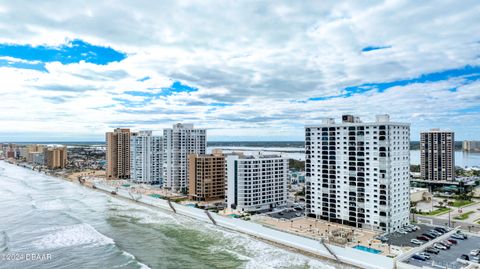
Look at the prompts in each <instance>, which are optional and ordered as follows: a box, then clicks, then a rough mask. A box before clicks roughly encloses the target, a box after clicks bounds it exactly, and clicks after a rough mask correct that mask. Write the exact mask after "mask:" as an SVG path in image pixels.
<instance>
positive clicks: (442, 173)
mask: <svg viewBox="0 0 480 269" xmlns="http://www.w3.org/2000/svg"><path fill="white" fill-rule="evenodd" d="M420 173H421V176H422V178H423V179H424V180H429V181H453V180H454V179H455V133H454V132H452V131H442V130H440V129H432V130H430V131H427V132H422V133H420Z"/></svg>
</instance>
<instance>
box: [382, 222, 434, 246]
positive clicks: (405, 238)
mask: <svg viewBox="0 0 480 269" xmlns="http://www.w3.org/2000/svg"><path fill="white" fill-rule="evenodd" d="M415 225H416V226H418V227H419V228H420V229H419V230H416V231H413V232H410V233H408V234H401V233H399V232H395V233H391V234H389V235H387V238H388V244H390V245H394V246H400V247H418V245H415V244H413V243H411V242H410V240H412V239H413V238H417V236H421V235H422V233H425V232H428V231H430V230H432V229H433V227H432V226H427V225H425V224H415Z"/></svg>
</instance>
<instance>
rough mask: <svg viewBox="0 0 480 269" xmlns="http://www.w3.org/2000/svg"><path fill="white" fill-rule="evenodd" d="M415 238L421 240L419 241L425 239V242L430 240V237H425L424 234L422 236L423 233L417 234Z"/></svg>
mask: <svg viewBox="0 0 480 269" xmlns="http://www.w3.org/2000/svg"><path fill="white" fill-rule="evenodd" d="M417 239H418V240H421V241H426V242H428V241H430V238H428V237H426V236H423V235H421V236H417Z"/></svg>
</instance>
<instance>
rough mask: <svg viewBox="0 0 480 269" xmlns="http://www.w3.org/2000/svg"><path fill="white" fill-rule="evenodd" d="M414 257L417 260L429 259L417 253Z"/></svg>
mask: <svg viewBox="0 0 480 269" xmlns="http://www.w3.org/2000/svg"><path fill="white" fill-rule="evenodd" d="M412 258H413V259H415V260H419V261H426V260H427V259H426V258H425V257H423V256H420V255H417V254H413V255H412Z"/></svg>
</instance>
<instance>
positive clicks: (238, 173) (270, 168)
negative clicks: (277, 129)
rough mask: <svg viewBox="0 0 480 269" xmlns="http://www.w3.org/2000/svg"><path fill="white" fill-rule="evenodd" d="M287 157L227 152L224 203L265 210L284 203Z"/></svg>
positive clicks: (240, 209) (249, 209)
mask: <svg viewBox="0 0 480 269" xmlns="http://www.w3.org/2000/svg"><path fill="white" fill-rule="evenodd" d="M287 177H288V159H285V158H283V157H280V156H276V155H255V156H250V155H243V154H231V155H228V156H227V207H228V208H229V209H231V210H238V211H239V212H255V211H261V210H269V209H273V208H275V207H278V206H284V205H286V203H287Z"/></svg>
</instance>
